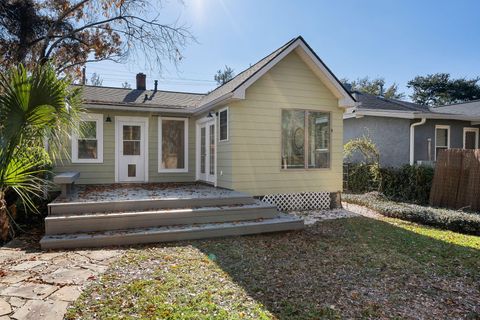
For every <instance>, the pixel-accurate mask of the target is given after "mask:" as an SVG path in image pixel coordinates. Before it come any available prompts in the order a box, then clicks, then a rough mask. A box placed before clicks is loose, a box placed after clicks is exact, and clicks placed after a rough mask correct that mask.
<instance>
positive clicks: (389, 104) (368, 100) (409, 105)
mask: <svg viewBox="0 0 480 320" xmlns="http://www.w3.org/2000/svg"><path fill="white" fill-rule="evenodd" d="M353 95H354V96H355V99H356V100H357V101H358V102H359V105H358V106H357V109H359V110H361V109H374V110H391V111H419V112H430V111H429V109H428V107H427V106H423V105H420V104H416V103H413V102H408V101H402V100H398V99H388V98H385V97H380V96H376V95H373V94H368V93H363V92H359V91H354V93H353Z"/></svg>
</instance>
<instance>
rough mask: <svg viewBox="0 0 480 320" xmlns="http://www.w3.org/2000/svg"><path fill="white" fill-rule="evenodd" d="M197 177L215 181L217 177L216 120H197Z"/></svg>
mask: <svg viewBox="0 0 480 320" xmlns="http://www.w3.org/2000/svg"><path fill="white" fill-rule="evenodd" d="M197 134H198V139H197V144H198V146H197V161H198V163H197V170H198V174H197V179H198V180H202V181H206V182H211V183H215V179H216V163H215V160H216V159H215V157H216V143H215V141H216V140H217V138H216V130H215V121H214V120H208V121H203V122H202V121H200V122H197Z"/></svg>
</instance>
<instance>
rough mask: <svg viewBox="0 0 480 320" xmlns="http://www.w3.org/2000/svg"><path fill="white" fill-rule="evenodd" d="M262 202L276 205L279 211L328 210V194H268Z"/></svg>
mask: <svg viewBox="0 0 480 320" xmlns="http://www.w3.org/2000/svg"><path fill="white" fill-rule="evenodd" d="M262 200H263V201H265V202H268V203H271V204H274V205H276V206H277V208H278V210H280V211H297V210H314V209H330V193H329V192H304V193H279V194H269V195H265V196H263V197H262Z"/></svg>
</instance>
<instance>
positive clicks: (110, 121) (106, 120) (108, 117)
mask: <svg viewBox="0 0 480 320" xmlns="http://www.w3.org/2000/svg"><path fill="white" fill-rule="evenodd" d="M105 122H106V123H112V118H110V115H107V118H106V119H105Z"/></svg>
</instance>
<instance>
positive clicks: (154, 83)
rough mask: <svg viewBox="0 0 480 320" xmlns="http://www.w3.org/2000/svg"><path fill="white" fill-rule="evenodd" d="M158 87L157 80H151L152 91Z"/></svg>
mask: <svg viewBox="0 0 480 320" xmlns="http://www.w3.org/2000/svg"><path fill="white" fill-rule="evenodd" d="M157 89H158V80H155V81H153V91H155V92H156V91H157Z"/></svg>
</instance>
